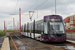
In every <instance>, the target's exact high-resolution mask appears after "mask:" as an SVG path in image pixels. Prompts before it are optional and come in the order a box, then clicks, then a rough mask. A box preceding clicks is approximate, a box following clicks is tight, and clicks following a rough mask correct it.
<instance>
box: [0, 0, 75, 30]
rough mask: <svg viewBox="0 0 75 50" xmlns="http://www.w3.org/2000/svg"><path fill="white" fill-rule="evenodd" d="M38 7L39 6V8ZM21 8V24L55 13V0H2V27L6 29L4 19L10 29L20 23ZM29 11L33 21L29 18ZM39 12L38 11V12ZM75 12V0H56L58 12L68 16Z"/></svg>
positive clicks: (0, 17) (0, 4) (0, 24)
mask: <svg viewBox="0 0 75 50" xmlns="http://www.w3.org/2000/svg"><path fill="white" fill-rule="evenodd" d="M37 7H38V8H37ZM19 8H21V25H24V24H25V23H27V22H33V20H36V21H37V20H40V19H43V17H44V16H45V15H52V14H55V0H0V29H4V21H5V24H6V27H7V28H8V29H10V28H12V29H13V18H14V21H15V27H16V28H17V26H18V24H19ZM29 11H34V14H33V12H31V13H30V15H31V16H32V14H33V16H32V21H30V19H29ZM37 12H38V13H37ZM74 13H75V0H56V14H57V15H61V16H62V18H63V19H64V18H66V17H68V16H70V15H73V14H74Z"/></svg>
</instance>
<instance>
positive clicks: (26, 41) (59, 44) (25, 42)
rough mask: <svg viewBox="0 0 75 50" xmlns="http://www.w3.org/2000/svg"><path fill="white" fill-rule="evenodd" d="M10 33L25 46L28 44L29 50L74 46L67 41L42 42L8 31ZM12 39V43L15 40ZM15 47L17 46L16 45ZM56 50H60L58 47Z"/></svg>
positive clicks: (51, 49)
mask: <svg viewBox="0 0 75 50" xmlns="http://www.w3.org/2000/svg"><path fill="white" fill-rule="evenodd" d="M10 34H11V35H13V36H15V37H17V39H18V40H20V41H21V42H22V43H24V45H25V46H29V47H30V50H55V49H54V48H61V50H68V47H72V46H73V47H75V45H74V44H72V43H69V42H63V43H43V42H38V41H36V40H32V39H30V38H24V39H25V40H24V39H22V38H19V37H18V36H16V35H15V34H14V33H10ZM11 35H10V36H11ZM12 39H13V38H12ZM12 41H14V43H15V41H16V40H15V39H13V40H12ZM32 42H33V44H36V45H32V44H29V43H32ZM34 42H36V43H34ZM41 43H42V44H43V45H42V44H41ZM15 45H16V44H15ZM16 47H17V45H16ZM16 47H15V49H16ZM53 47H54V48H53ZM66 48H67V49H66ZM17 49H18V47H17ZM17 49H16V50H17ZM18 50H19V49H18ZM56 50H57V49H56ZM58 50H60V49H58ZM69 50H71V49H69Z"/></svg>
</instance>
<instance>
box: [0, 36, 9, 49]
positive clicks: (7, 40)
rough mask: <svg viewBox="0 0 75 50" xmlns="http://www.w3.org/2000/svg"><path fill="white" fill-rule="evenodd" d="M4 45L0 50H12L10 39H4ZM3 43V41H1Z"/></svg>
mask: <svg viewBox="0 0 75 50" xmlns="http://www.w3.org/2000/svg"><path fill="white" fill-rule="evenodd" d="M3 38H4V39H3V41H2V45H1V49H0V50H10V45H9V38H8V37H3ZM0 41H1V40H0Z"/></svg>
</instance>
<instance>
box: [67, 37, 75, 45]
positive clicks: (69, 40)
mask: <svg viewBox="0 0 75 50" xmlns="http://www.w3.org/2000/svg"><path fill="white" fill-rule="evenodd" d="M67 41H68V42H71V43H73V44H75V38H70V37H67Z"/></svg>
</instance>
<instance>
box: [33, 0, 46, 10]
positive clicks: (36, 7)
mask: <svg viewBox="0 0 75 50" xmlns="http://www.w3.org/2000/svg"><path fill="white" fill-rule="evenodd" d="M46 2H47V0H46V1H44V2H43V3H42V4H40V5H39V6H37V7H36V8H35V9H37V8H38V7H40V6H42V5H43V4H44V3H46ZM35 9H34V10H35Z"/></svg>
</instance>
